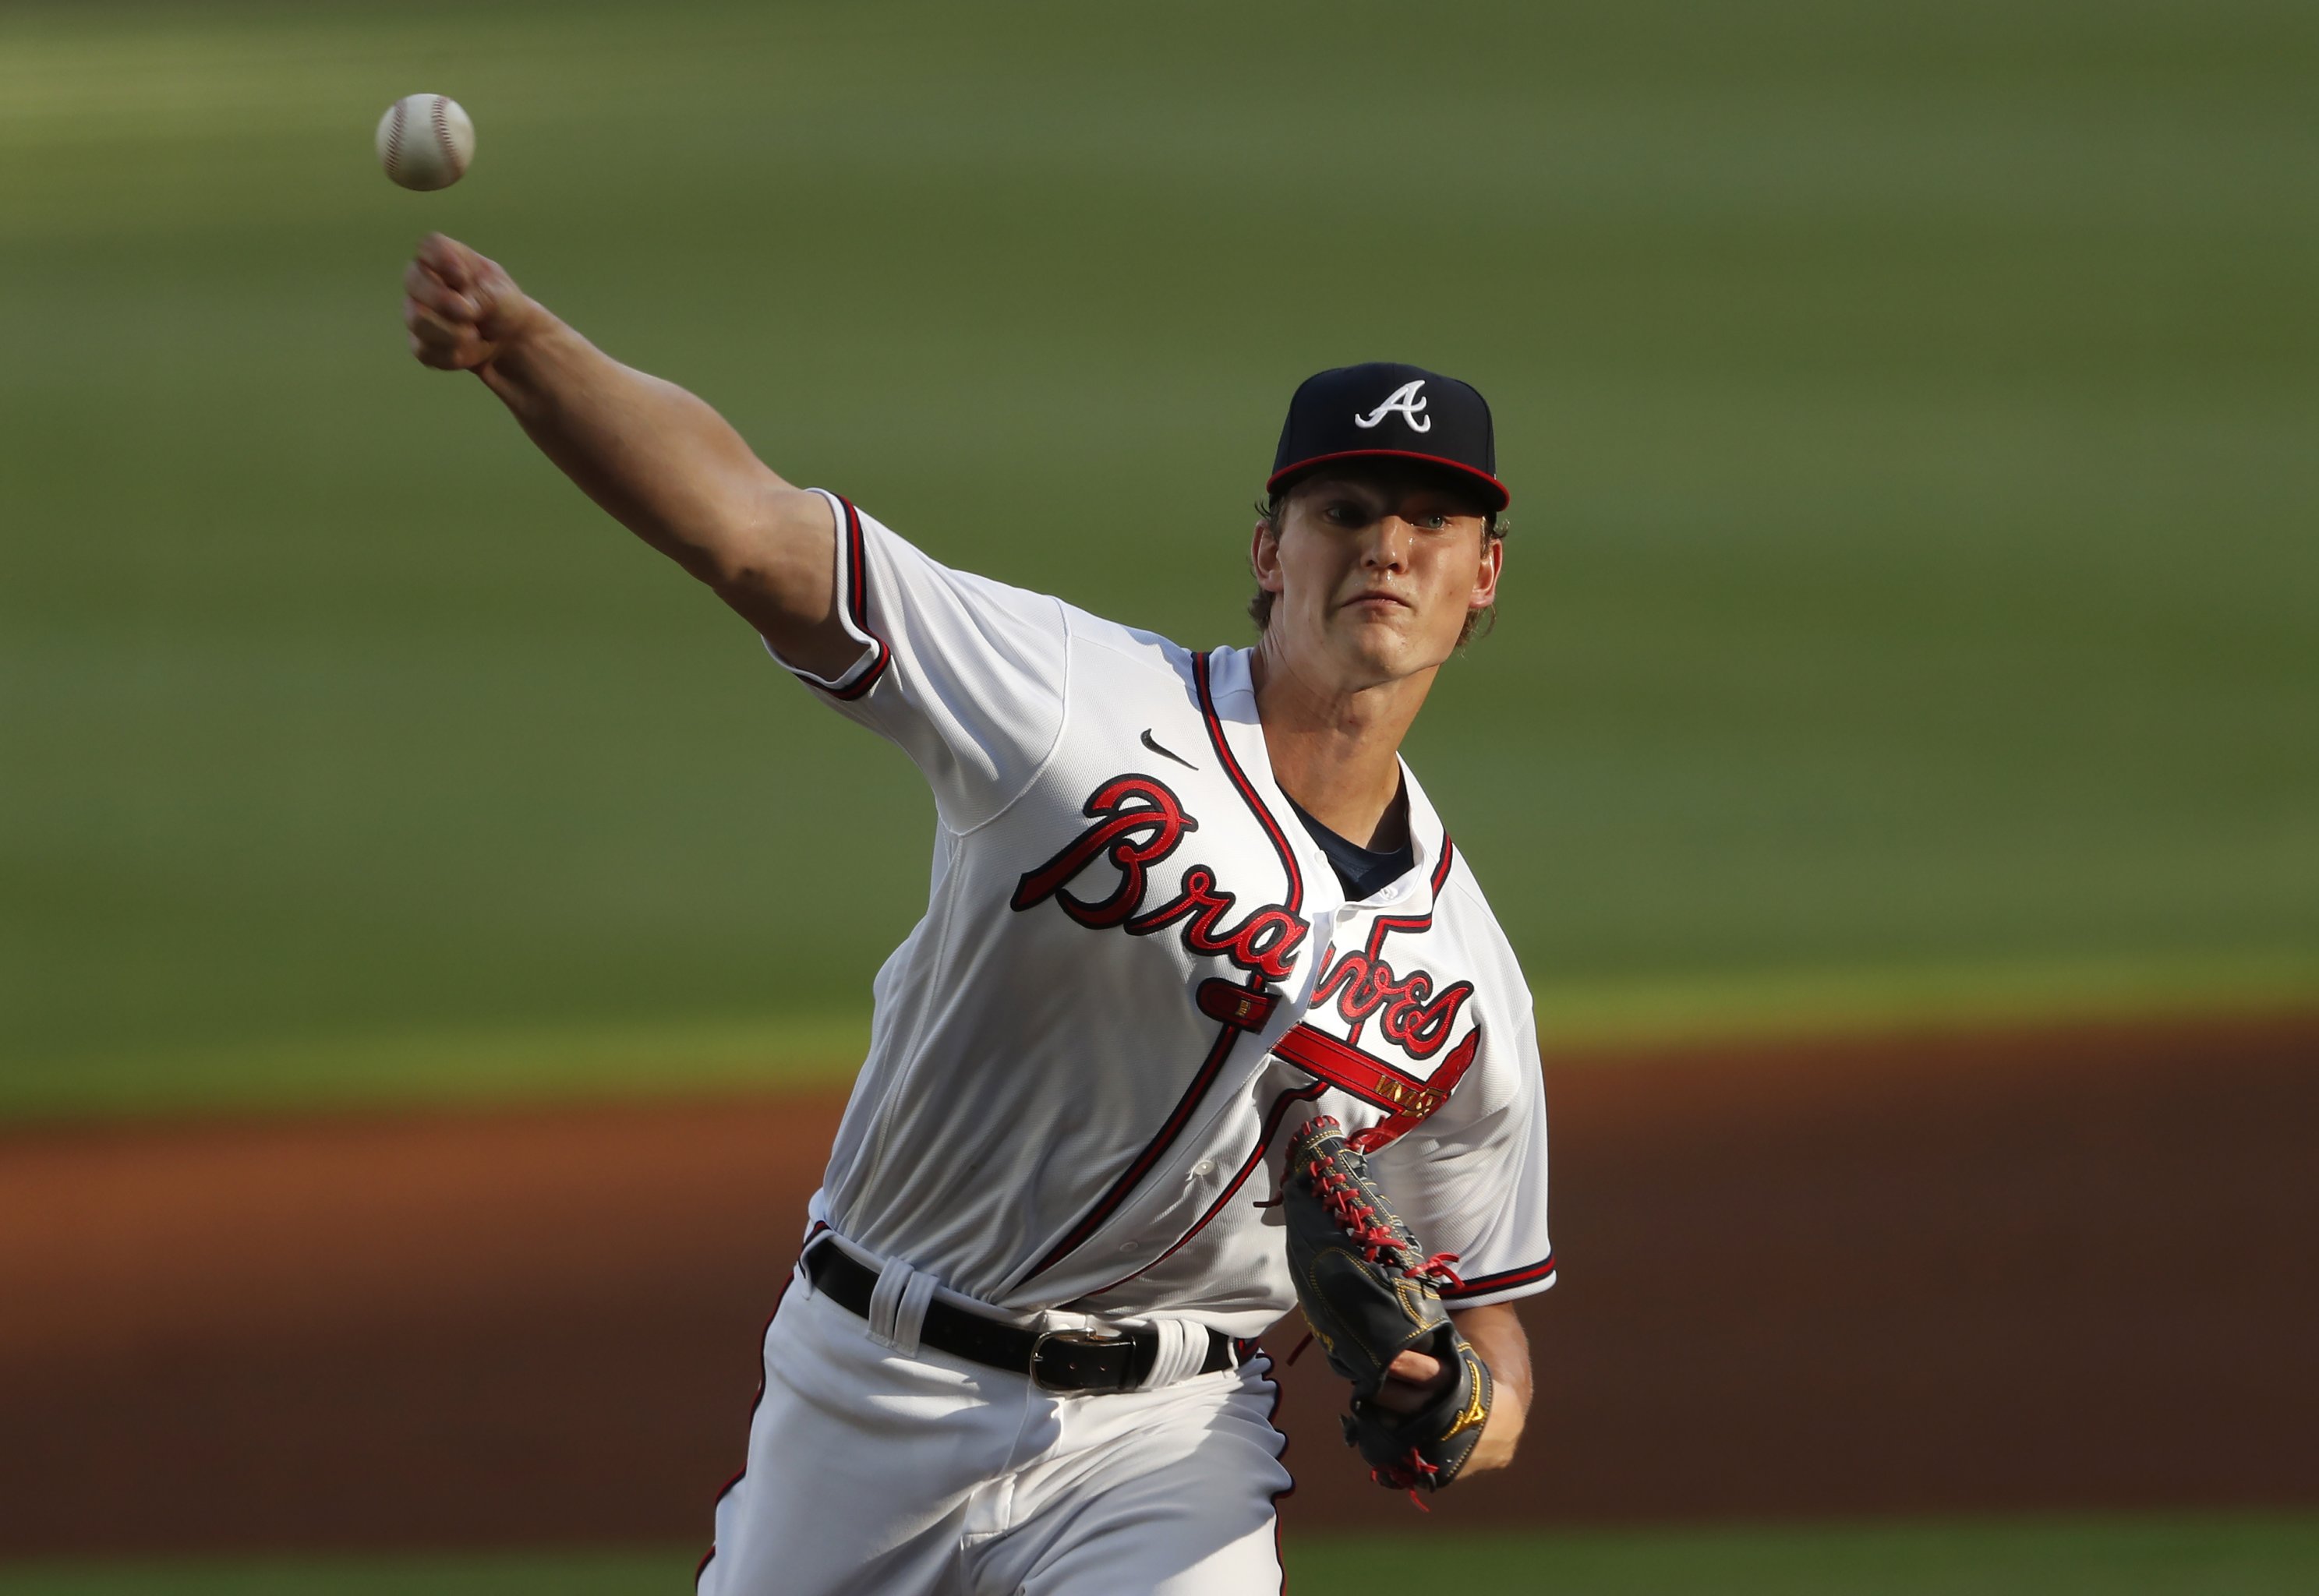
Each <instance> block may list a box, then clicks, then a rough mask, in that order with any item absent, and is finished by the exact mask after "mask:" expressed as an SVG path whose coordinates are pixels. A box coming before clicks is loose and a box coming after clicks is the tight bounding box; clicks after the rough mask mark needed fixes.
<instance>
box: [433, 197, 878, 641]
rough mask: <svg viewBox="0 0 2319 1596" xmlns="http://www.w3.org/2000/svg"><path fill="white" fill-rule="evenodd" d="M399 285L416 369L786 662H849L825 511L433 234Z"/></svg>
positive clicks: (648, 379) (654, 384)
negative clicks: (467, 397)
mask: <svg viewBox="0 0 2319 1596" xmlns="http://www.w3.org/2000/svg"><path fill="white" fill-rule="evenodd" d="M402 281H403V302H402V319H403V322H404V325H406V326H407V327H409V328H410V329H411V353H412V354H413V355H415V356H418V357H419V359H420V362H421V363H422V364H423V365H431V366H435V367H438V369H441V370H444V371H472V372H474V374H476V375H477V376H479V377H481V378H482V379H483V383H484V385H485V386H487V387H489V388H490V389H491V391H492V392H494V393H496V394H498V395H499V397H500V399H501V401H503V402H504V403H505V404H506V405H507V407H508V409H509V410H511V411H513V412H514V414H515V419H517V420H518V421H519V422H520V423H521V424H522V426H523V429H524V431H526V432H527V433H528V434H530V436H531V440H532V442H534V443H536V444H537V445H538V446H539V447H540V449H541V451H542V452H543V453H544V454H546V455H547V457H548V458H549V459H551V460H553V461H555V464H557V465H558V466H560V467H561V468H562V469H563V471H564V474H565V475H566V476H568V477H570V478H571V479H572V480H573V482H577V483H578V484H579V485H580V487H581V490H582V491H584V492H585V493H586V494H587V495H588V496H589V497H590V498H591V499H593V500H595V501H596V502H597V503H598V504H600V505H601V506H603V507H604V509H606V510H608V511H609V512H610V513H611V514H612V515H613V516H614V517H615V518H617V519H618V520H619V522H620V523H621V525H623V526H625V527H627V528H628V529H629V530H630V531H632V532H634V533H635V534H636V536H637V537H641V538H643V539H644V540H645V542H646V543H649V544H651V545H652V546H654V548H656V549H658V550H660V551H661V552H662V553H663V554H664V555H668V556H669V557H670V558H671V559H672V560H674V561H676V563H677V564H680V565H682V566H683V567H684V568H685V569H686V570H687V571H689V572H690V573H692V574H693V575H695V576H697V577H699V579H700V580H701V581H702V582H706V583H708V586H709V587H711V588H712V589H714V590H715V591H716V592H717V597H718V598H720V599H722V600H725V602H726V603H727V604H729V605H731V606H732V607H733V609H735V610H736V611H738V612H739V613H740V615H741V616H742V618H744V619H745V620H747V621H748V623H749V624H750V625H751V626H753V627H756V628H757V630H758V631H759V632H761V633H762V634H763V635H764V636H765V638H766V640H767V641H769V642H771V644H772V645H773V646H774V647H775V648H776V649H778V650H779V651H780V652H781V656H782V657H783V658H784V659H786V660H788V661H789V662H790V663H793V664H797V665H800V666H803V667H804V668H805V669H806V670H808V671H811V672H815V673H816V674H818V675H826V676H834V675H836V674H837V673H838V672H842V671H843V670H844V668H845V667H846V666H847V665H848V664H850V663H852V662H853V658H854V656H855V655H856V654H858V653H859V652H860V648H859V645H856V644H854V643H853V641H851V640H850V639H848V638H847V636H845V631H844V626H843V624H842V622H841V620H840V618H839V617H838V614H837V609H836V603H835V590H836V562H837V537H836V527H835V524H834V520H833V518H832V517H831V515H830V512H829V506H828V504H827V503H826V501H825V500H823V499H821V498H820V497H819V496H818V495H817V494H813V493H808V492H805V491H802V490H800V489H797V488H792V487H791V486H790V485H789V483H787V482H783V481H782V480H781V478H780V477H779V476H777V475H775V474H774V473H773V472H772V470H771V468H770V467H769V466H767V465H766V464H764V462H762V460H759V459H758V458H757V457H756V455H753V454H752V453H751V452H750V449H749V446H748V445H747V444H745V443H744V442H742V440H741V436H740V434H738V433H736V432H735V431H734V430H733V428H731V427H730V426H729V425H727V424H726V420H725V419H724V418H723V417H722V416H719V415H718V414H717V412H716V411H715V410H712V409H710V408H709V407H708V405H707V404H705V403H703V402H702V401H700V400H699V399H696V398H695V397H693V396H692V395H691V394H690V393H688V392H685V391H684V390H683V389H681V388H680V387H678V386H676V384H674V383H667V382H663V381H662V380H661V379H660V378H658V377H655V376H651V375H648V374H645V373H644V372H640V371H635V370H632V369H630V368H629V367H627V366H625V365H621V364H620V363H619V362H618V361H617V360H614V359H612V358H611V357H610V356H608V355H606V354H605V353H604V352H603V351H601V350H600V349H598V348H597V347H595V346H594V345H593V344H591V343H590V342H589V341H588V340H587V339H586V338H582V337H581V336H580V335H579V334H578V333H576V332H574V331H573V329H571V328H569V327H567V326H565V325H564V323H563V322H562V321H560V320H557V319H556V318H555V316H554V315H553V314H552V313H551V312H549V311H548V310H547V308H546V306H544V305H542V304H540V303H539V302H537V300H534V299H531V298H529V297H528V296H527V295H526V294H525V293H524V292H523V291H522V290H521V289H519V288H518V287H517V286H516V285H515V281H514V279H513V278H511V277H510V276H509V275H507V273H506V272H505V271H504V270H502V269H501V266H499V264H498V263H497V262H496V261H492V260H490V259H488V258H486V257H483V256H482V255H479V254H477V253H476V252H475V251H474V250H473V249H470V248H467V247H466V246H465V244H462V243H459V242H458V241H457V240H456V239H447V238H445V237H444V236H443V235H442V234H440V233H435V234H430V235H429V237H428V239H426V241H425V242H424V243H422V244H420V247H419V254H418V256H417V257H416V258H415V259H413V260H412V261H411V266H410V269H409V270H408V271H406V272H405V273H404V274H403V280H402Z"/></svg>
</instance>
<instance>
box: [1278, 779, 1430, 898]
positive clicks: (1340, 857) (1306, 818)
mask: <svg viewBox="0 0 2319 1596" xmlns="http://www.w3.org/2000/svg"><path fill="white" fill-rule="evenodd" d="M1280 796H1281V797H1283V798H1288V795H1287V794H1286V793H1285V792H1284V793H1282V794H1281V795H1280ZM1288 807H1290V808H1292V809H1294V810H1295V811H1296V818H1297V819H1299V820H1301V821H1303V822H1304V829H1305V830H1306V831H1308V832H1310V833H1312V834H1313V841H1314V842H1315V843H1319V844H1320V846H1321V852H1323V853H1325V854H1327V855H1328V856H1329V867H1330V868H1331V870H1335V871H1336V872H1337V879H1338V881H1340V883H1342V885H1343V887H1344V888H1345V901H1346V902H1347V903H1358V902H1360V901H1361V900H1362V899H1363V898H1365V897H1375V896H1376V894H1377V893H1380V892H1382V891H1384V890H1385V888H1388V887H1390V886H1392V885H1393V884H1394V882H1395V881H1398V880H1400V879H1402V877H1403V876H1405V875H1407V874H1408V873H1409V872H1410V871H1411V870H1415V869H1416V868H1417V844H1416V842H1415V840H1414V839H1412V840H1411V841H1409V842H1406V843H1403V844H1402V845H1401V846H1400V847H1398V848H1364V847H1362V846H1361V845H1360V844H1359V843H1355V842H1350V841H1348V840H1347V839H1346V838H1343V837H1340V836H1339V835H1338V834H1336V833H1335V832H1332V831H1331V830H1330V829H1329V828H1328V827H1327V826H1325V825H1322V824H1321V823H1320V822H1319V821H1317V820H1315V819H1313V816H1310V815H1307V814H1306V813H1305V812H1304V805H1302V804H1300V803H1298V802H1297V801H1296V800H1295V798H1288Z"/></svg>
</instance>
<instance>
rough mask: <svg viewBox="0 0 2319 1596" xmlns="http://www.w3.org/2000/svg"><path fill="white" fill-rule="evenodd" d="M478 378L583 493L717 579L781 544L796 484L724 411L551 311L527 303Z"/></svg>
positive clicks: (730, 577)
mask: <svg viewBox="0 0 2319 1596" xmlns="http://www.w3.org/2000/svg"><path fill="white" fill-rule="evenodd" d="M475 374H476V375H477V376H479V377H481V378H482V379H483V383H485V385H486V386H488V387H489V388H490V389H491V391H492V392H493V393H495V394H497V395H498V396H499V397H500V399H501V401H502V402H504V403H505V404H506V405H507V407H508V410H510V412H511V413H512V414H513V415H514V417H515V419H516V420H517V421H518V422H519V424H520V425H521V426H522V428H523V429H524V431H525V432H526V433H527V434H528V435H529V437H530V438H531V440H532V442H533V443H535V444H537V446H539V449H540V452H541V453H543V454H545V455H546V456H547V457H548V458H549V459H550V460H553V461H554V462H555V464H556V465H557V466H558V467H559V468H560V469H561V470H562V471H563V472H564V474H565V475H566V476H568V477H570V478H571V479H572V480H573V482H575V483H577V484H578V485H579V487H580V489H581V491H583V492H585V493H586V494H587V495H588V496H589V497H590V498H591V499H592V500H595V501H596V502H597V503H598V504H600V505H601V506H602V507H603V508H604V509H606V510H607V511H609V513H610V514H611V515H612V516H613V518H616V519H617V520H618V521H619V522H620V524H621V525H623V526H625V527H627V528H628V529H629V530H630V531H632V532H634V533H636V536H637V537H641V538H643V539H644V540H645V542H646V543H649V544H651V545H652V546H654V548H656V549H659V550H660V551H661V552H662V553H663V554H665V555H668V556H669V557H670V558H672V559H673V560H675V561H676V562H677V563H678V564H681V565H682V566H683V567H684V568H685V569H686V570H687V571H689V572H690V573H692V574H693V575H695V576H697V577H699V579H700V580H701V581H703V582H708V584H709V585H711V586H712V587H717V588H718V589H720V590H722V589H724V588H726V587H728V586H730V585H732V584H733V583H734V582H735V580H736V579H738V578H739V577H741V575H742V574H743V573H744V571H745V570H746V569H747V568H748V567H749V566H750V565H751V564H753V562H754V561H756V560H758V559H762V557H763V554H764V553H765V552H766V551H767V550H768V548H770V547H776V546H778V544H779V541H780V540H779V539H778V538H769V537H767V536H766V533H767V531H768V530H769V527H768V523H770V522H771V521H774V520H775V519H777V518H778V517H779V515H780V513H781V509H782V506H781V497H782V496H783V495H784V494H785V493H786V492H787V491H788V484H787V483H785V482H782V481H781V478H780V477H779V476H777V475H775V474H774V473H773V472H772V471H771V468H770V467H768V466H766V465H765V464H763V463H762V461H760V460H759V459H758V458H757V457H756V455H753V453H751V452H750V449H749V446H748V445H747V444H745V443H744V442H743V441H742V439H741V437H740V435H739V434H738V433H736V432H735V431H734V430H733V428H731V427H730V426H729V425H727V424H726V420H725V419H724V418H723V417H722V416H719V415H718V414H717V412H716V410H713V409H711V408H710V407H709V406H708V404H706V403H704V402H702V401H700V400H699V399H697V398H695V397H694V396H693V395H692V394H690V393H688V392H685V391H684V390H683V389H681V388H680V387H678V386H677V385H676V384H675V383H669V382H664V381H663V380H662V379H661V378H659V377H655V376H652V375H649V374H646V373H644V372H640V371H636V370H633V369H631V368H630V367H628V366H625V365H621V364H620V363H619V362H618V361H617V360H614V359H612V358H611V357H610V356H608V355H606V354H604V353H603V351H601V350H600V349H598V348H597V347H595V346H594V345H593V344H591V343H590V342H589V341H588V340H587V339H586V338H582V337H581V336H580V334H579V333H577V332H576V331H574V330H573V329H572V328H570V327H568V326H566V325H565V324H564V322H562V321H561V320H557V319H556V318H555V316H554V315H552V314H551V313H549V312H548V311H546V310H545V309H543V308H541V307H539V306H537V304H532V305H530V306H528V308H527V313H526V316H525V319H524V325H523V328H522V330H521V331H520V332H519V333H518V334H517V335H516V336H513V337H511V338H509V339H508V340H507V341H506V343H505V344H504V345H503V346H502V347H501V348H500V349H499V350H498V351H497V352H496V353H495V354H494V355H493V356H492V359H491V360H490V361H489V362H488V363H486V364H484V365H479V366H477V367H476V368H475Z"/></svg>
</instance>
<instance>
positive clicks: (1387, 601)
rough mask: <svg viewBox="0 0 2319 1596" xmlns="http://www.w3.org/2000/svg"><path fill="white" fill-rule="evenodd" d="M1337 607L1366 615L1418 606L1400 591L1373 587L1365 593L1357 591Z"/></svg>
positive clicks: (1382, 613) (1381, 613)
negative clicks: (1402, 595) (1394, 591)
mask: <svg viewBox="0 0 2319 1596" xmlns="http://www.w3.org/2000/svg"><path fill="white" fill-rule="evenodd" d="M1337 608H1338V609H1350V610H1354V611H1356V612H1358V613H1360V614H1364V615H1384V614H1386V613H1389V612H1390V611H1393V610H1395V609H1415V608H1416V606H1414V605H1412V603H1410V601H1409V600H1406V599H1404V598H1403V597H1401V595H1400V594H1398V593H1393V592H1388V591H1385V589H1383V588H1372V589H1370V590H1369V591H1367V592H1365V593H1355V594H1354V595H1353V596H1352V597H1351V598H1349V599H1347V600H1344V602H1342V603H1341V604H1340V605H1338V606H1337Z"/></svg>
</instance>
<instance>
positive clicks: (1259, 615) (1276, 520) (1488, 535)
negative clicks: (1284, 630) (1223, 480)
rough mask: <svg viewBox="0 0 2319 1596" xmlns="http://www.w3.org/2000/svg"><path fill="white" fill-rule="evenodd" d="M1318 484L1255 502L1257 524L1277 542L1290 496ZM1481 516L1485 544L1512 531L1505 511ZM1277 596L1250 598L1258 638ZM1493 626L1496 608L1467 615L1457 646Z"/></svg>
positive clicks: (1307, 480)
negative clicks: (1281, 520)
mask: <svg viewBox="0 0 2319 1596" xmlns="http://www.w3.org/2000/svg"><path fill="white" fill-rule="evenodd" d="M1319 480H1320V479H1319V478H1318V477H1312V476H1308V477H1304V478H1303V479H1301V480H1299V481H1297V482H1290V483H1288V484H1287V485H1286V487H1283V488H1280V489H1277V490H1276V491H1273V492H1271V493H1268V494H1267V495H1266V496H1265V497H1263V498H1262V499H1259V500H1257V501H1256V518H1257V523H1258V524H1259V526H1261V527H1263V528H1264V529H1265V530H1266V531H1267V532H1268V533H1269V534H1271V535H1272V537H1274V538H1276V539H1277V538H1278V537H1279V536H1280V518H1281V517H1282V516H1283V515H1284V514H1286V511H1287V509H1288V500H1289V497H1290V495H1292V494H1294V493H1295V491H1296V490H1297V489H1299V488H1303V487H1307V486H1309V485H1311V484H1312V483H1313V482H1317V481H1319ZM1483 513H1484V520H1483V522H1482V537H1483V538H1484V540H1485V541H1487V542H1490V543H1495V542H1497V541H1498V540H1499V539H1500V538H1502V537H1504V536H1505V535H1506V534H1507V533H1509V532H1511V531H1512V530H1513V523H1512V522H1511V521H1510V520H1509V519H1507V518H1506V513H1505V511H1503V510H1502V509H1493V510H1485V511H1484V512H1483ZM1279 596H1280V595H1279V594H1277V593H1275V592H1273V591H1270V590H1269V589H1267V588H1264V587H1259V588H1258V589H1257V590H1256V591H1255V593H1254V594H1253V595H1251V596H1250V599H1249V601H1248V616H1249V618H1250V620H1252V621H1254V622H1255V623H1256V629H1257V632H1258V634H1259V636H1261V635H1262V634H1263V632H1264V630H1265V629H1266V628H1267V627H1269V626H1271V625H1272V601H1273V600H1275V599H1277V598H1278V597H1279ZM1497 624H1498V607H1497V606H1496V605H1495V604H1485V605H1484V606H1483V607H1482V608H1481V609H1475V610H1469V611H1467V612H1466V624H1465V625H1464V626H1463V627H1459V628H1458V631H1457V646H1458V647H1460V648H1463V647H1465V646H1466V645H1467V644H1468V643H1471V642H1472V641H1473V640H1474V639H1475V638H1476V637H1483V636H1488V635H1489V632H1490V629H1491V628H1492V627H1495V626H1496V625H1497Z"/></svg>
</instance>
